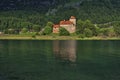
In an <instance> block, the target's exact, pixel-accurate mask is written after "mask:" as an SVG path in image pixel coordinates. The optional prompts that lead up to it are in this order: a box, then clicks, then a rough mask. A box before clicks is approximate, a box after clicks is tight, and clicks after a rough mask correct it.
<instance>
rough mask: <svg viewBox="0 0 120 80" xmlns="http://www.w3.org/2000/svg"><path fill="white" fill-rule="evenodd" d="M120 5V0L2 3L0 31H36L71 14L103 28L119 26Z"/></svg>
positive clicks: (12, 0) (11, 0)
mask: <svg viewBox="0 0 120 80" xmlns="http://www.w3.org/2000/svg"><path fill="white" fill-rule="evenodd" d="M119 4H120V0H1V2H0V30H1V31H4V32H7V30H9V29H10V30H11V29H14V30H16V33H17V32H19V31H20V30H22V29H23V28H27V29H28V30H29V31H30V30H31V31H35V30H36V28H37V29H42V28H44V27H45V26H46V24H47V22H53V23H58V22H59V21H60V20H64V19H68V18H69V17H70V16H71V15H74V16H76V18H77V19H78V20H79V19H80V20H82V21H85V20H90V21H91V22H92V23H93V24H98V27H102V28H103V27H105V28H106V27H110V26H113V25H115V24H116V25H117V26H119V25H118V24H119V23H120V5H119Z"/></svg>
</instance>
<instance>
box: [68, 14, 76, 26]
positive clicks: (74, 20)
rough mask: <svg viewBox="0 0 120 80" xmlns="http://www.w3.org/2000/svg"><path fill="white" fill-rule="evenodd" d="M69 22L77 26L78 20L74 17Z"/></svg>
mask: <svg viewBox="0 0 120 80" xmlns="http://www.w3.org/2000/svg"><path fill="white" fill-rule="evenodd" d="M69 21H71V22H73V23H74V25H75V26H76V18H75V17H74V16H71V17H70V20H69Z"/></svg>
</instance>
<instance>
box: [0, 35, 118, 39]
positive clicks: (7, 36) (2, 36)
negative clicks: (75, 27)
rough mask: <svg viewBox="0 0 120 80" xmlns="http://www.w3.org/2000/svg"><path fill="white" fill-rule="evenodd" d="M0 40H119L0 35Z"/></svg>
mask: <svg viewBox="0 0 120 80" xmlns="http://www.w3.org/2000/svg"><path fill="white" fill-rule="evenodd" d="M0 40H120V38H118V37H105V38H103V37H90V38H78V36H36V37H32V36H30V35H23V36H21V35H0Z"/></svg>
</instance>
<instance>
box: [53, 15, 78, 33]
mask: <svg viewBox="0 0 120 80" xmlns="http://www.w3.org/2000/svg"><path fill="white" fill-rule="evenodd" d="M60 27H63V28H65V29H66V30H67V31H69V32H70V33H74V32H75V31H76V18H75V17H74V16H71V17H70V19H69V20H63V21H60V23H59V24H54V25H53V33H59V29H60Z"/></svg>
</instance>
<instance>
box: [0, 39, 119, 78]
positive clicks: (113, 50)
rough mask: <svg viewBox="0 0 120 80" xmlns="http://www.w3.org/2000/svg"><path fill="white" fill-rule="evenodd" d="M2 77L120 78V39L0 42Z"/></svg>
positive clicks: (0, 69) (0, 74)
mask: <svg viewBox="0 0 120 80" xmlns="http://www.w3.org/2000/svg"><path fill="white" fill-rule="evenodd" d="M0 80H120V41H0Z"/></svg>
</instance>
